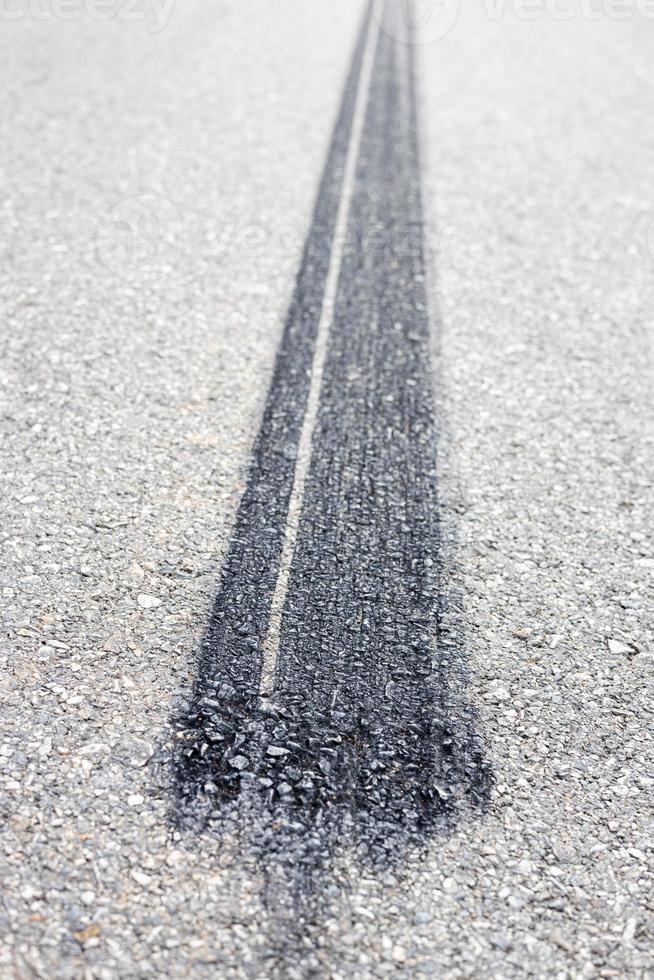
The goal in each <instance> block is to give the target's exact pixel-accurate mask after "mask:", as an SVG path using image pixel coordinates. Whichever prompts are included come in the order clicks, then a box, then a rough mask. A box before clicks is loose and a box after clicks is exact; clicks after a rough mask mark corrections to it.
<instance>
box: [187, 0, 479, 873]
mask: <svg viewBox="0 0 654 980" xmlns="http://www.w3.org/2000/svg"><path fill="white" fill-rule="evenodd" d="M353 153H354V158H353ZM344 201H346V202H347V208H344V205H343V202H344ZM345 212H346V213H345ZM344 219H345V220H344ZM422 221H423V219H422V203H421V191H420V168H419V158H418V144H417V120H416V106H415V95H414V66H413V49H412V47H411V46H410V45H402V44H397V43H395V42H393V41H392V40H391V39H390V37H389V36H387V35H386V34H384V33H379V32H378V30H377V28H376V24H375V22H374V20H373V19H372V18H371V16H370V13H369V12H368V13H367V15H366V18H365V22H364V24H363V26H362V29H361V33H360V36H359V39H358V42H357V45H356V48H355V52H354V56H353V60H352V66H351V69H350V73H349V77H348V81H347V84H346V87H345V93H344V97H343V102H342V106H341V110H340V114H339V118H338V121H337V124H336V128H335V132H334V136H333V140H332V145H331V149H330V151H329V156H328V160H327V164H326V167H325V172H324V176H323V178H322V182H321V185H320V190H319V193H318V198H317V202H316V206H315V213H314V218H313V223H312V226H311V230H310V232H309V236H308V239H307V242H306V246H305V251H304V255H303V258H302V264H301V267H300V270H299V274H298V279H297V285H296V289H295V293H294V296H293V299H292V302H291V305H290V309H289V313H288V318H287V323H286V328H285V332H284V336H283V340H282V344H281V348H280V351H279V354H278V358H277V362H276V366H275V371H274V375H273V381H272V385H271V389H270V392H269V395H268V400H267V403H266V407H265V412H264V417H263V421H262V426H261V431H260V433H259V436H258V439H257V442H256V445H255V448H254V453H253V460H252V465H251V470H250V474H249V479H248V485H247V489H246V491H245V493H244V496H243V499H242V502H241V506H240V509H239V513H238V517H237V522H236V529H235V532H234V537H233V540H232V544H231V548H230V551H229V554H228V556H227V559H226V562H225V567H224V571H223V577H222V582H221V586H220V591H219V594H218V597H217V599H216V603H215V606H214V610H213V613H212V617H211V622H210V625H209V628H208V630H207V635H206V638H205V641H204V644H203V647H202V651H201V657H200V662H199V670H198V676H197V680H196V682H195V686H194V689H193V692H192V695H191V698H190V701H189V704H188V706H187V708H186V710H185V712H184V715H183V716H182V717H181V718H179V719H178V720H177V724H176V728H177V745H178V752H177V757H176V770H175V771H176V800H177V815H178V817H179V818H180V819H181V821H182V822H187V823H189V824H190V825H191V826H193V825H197V824H199V825H204V824H206V823H207V822H210V821H211V822H213V821H217V822H220V820H221V818H222V817H223V815H224V814H225V812H226V811H227V810H229V804H230V803H234V804H235V805H236V806H237V807H238V808H239V812H241V813H243V812H245V811H247V812H248V813H250V814H251V815H252V816H253V818H254V819H255V822H257V824H258V826H260V827H261V826H263V828H264V830H263V831H262V833H261V835H260V837H261V840H262V842H264V843H265V846H266V847H274V846H275V845H277V846H278V847H279V848H280V849H283V848H284V847H286V848H288V846H289V840H291V838H292V839H293V842H294V844H296V843H298V842H301V841H302V840H304V844H303V845H302V846H304V847H305V851H306V848H308V850H309V851H313V853H314V855H315V854H316V853H318V852H322V851H324V849H325V843H324V841H325V835H327V836H328V837H329V838H330V839H335V838H338V837H341V836H342V835H343V834H347V835H349V837H350V839H351V841H352V844H353V845H354V846H355V847H356V846H357V845H361V846H362V847H363V850H364V851H365V852H366V853H368V854H370V853H373V854H375V855H378V854H379V853H382V854H383V853H386V854H388V853H389V852H390V851H391V850H394V849H396V847H397V842H398V840H406V841H407V842H408V841H413V840H415V839H418V838H422V837H424V835H425V834H427V833H429V832H430V831H431V830H433V829H434V828H435V827H436V826H437V825H438V823H439V822H440V821H441V819H442V817H443V815H444V814H446V813H448V812H454V810H455V808H456V806H457V805H459V803H460V802H461V801H462V800H466V799H467V800H470V801H472V802H473V803H478V802H481V801H483V799H484V798H485V796H486V793H487V790H488V784H489V778H488V773H487V770H486V768H485V766H484V763H483V760H482V757H481V753H480V750H479V747H478V743H477V740H476V738H475V736H474V732H473V728H472V722H471V718H470V714H469V712H468V711H467V710H466V708H465V706H464V705H463V704H462V703H461V699H460V697H458V696H455V694H454V693H453V691H452V685H451V683H450V679H451V675H452V672H453V671H455V670H456V669H457V665H456V664H455V663H453V662H452V647H451V646H449V645H446V644H445V643H444V642H443V641H442V637H441V636H440V634H439V616H440V612H439V603H440V600H439V582H438V568H439V526H438V502H437V496H436V469H435V460H436V426H435V420H434V409H433V401H432V394H431V384H432V379H431V366H430V351H429V320H428V313H427V301H426V294H425V282H424V275H425V270H424V255H423V243H422ZM341 223H342V224H343V229H342V230H343V232H344V233H345V234H344V237H343V240H341V238H340V235H341V231H340V229H339V225H340V224H341ZM335 256H337V258H338V268H337V269H336V273H337V277H336V278H334V257H335ZM325 311H327V314H328V315H327V316H326V315H325ZM316 372H317V374H316ZM316 378H318V382H317V381H316ZM307 420H309V422H310V424H309V423H308V422H307ZM307 429H308V430H309V436H310V438H308V439H307ZM307 447H308V448H307ZM289 510H290V511H291V513H290V514H289ZM293 511H296V513H295V514H294V513H293ZM291 521H292V522H293V527H292V528H291V530H290V531H289V525H290V522H291ZM282 577H283V586H281V587H280V581H281V580H282ZM275 603H279V604H280V608H278V610H277V612H276V611H275ZM280 828H286V831H285V832H282V831H281V830H280ZM327 850H328V848H327Z"/></svg>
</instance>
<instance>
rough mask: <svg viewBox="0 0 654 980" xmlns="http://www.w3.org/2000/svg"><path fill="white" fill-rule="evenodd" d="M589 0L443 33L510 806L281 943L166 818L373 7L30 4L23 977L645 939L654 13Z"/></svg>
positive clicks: (16, 811)
mask: <svg viewBox="0 0 654 980" xmlns="http://www.w3.org/2000/svg"><path fill="white" fill-rule="evenodd" d="M536 6H537V5H536ZM618 7H619V9H618ZM527 8H528V9H527ZM563 8H565V4H564V3H563V2H562V3H561V4H559V5H558V6H555V5H553V4H544V5H543V7H542V8H538V9H537V10H536V13H540V16H538V17H534V18H532V16H531V14H533V13H534V5H533V4H528V5H522V4H518V3H517V2H515V3H511V4H508V3H507V4H506V6H505V7H504V8H503V9H502V8H501V7H497V6H494V5H491V4H490V3H489V4H488V5H487V6H485V5H483V4H482V5H479V6H476V7H474V8H473V5H472V3H471V2H470V3H469V2H467V0H466V2H462V3H461V5H459V6H455V7H453V6H452V5H451V4H449V5H448V4H447V3H446V4H445V5H444V6H443V7H441V8H440V10H439V12H438V14H437V15H435V16H437V17H440V18H441V19H440V21H438V20H436V21H430V20H429V19H427V20H426V21H425V24H427V23H431V24H432V25H433V24H436V28H435V29H434V31H433V33H432V34H431V35H430V34H429V32H428V31H427V30H425V31H422V32H418V34H417V35H416V38H415V40H416V42H420V43H416V49H417V52H416V53H417V61H418V94H419V103H420V120H421V154H422V171H423V172H422V179H423V191H424V203H425V209H426V213H427V220H426V227H425V229H424V234H425V240H426V243H427V250H428V258H429V268H428V277H427V280H428V281H427V288H428V291H429V296H430V303H431V320H432V326H433V346H434V385H435V391H436V398H437V402H438V411H439V424H440V442H439V461H438V465H439V473H440V486H439V493H440V500H441V503H440V506H441V511H442V514H441V519H442V526H443V539H444V548H445V553H446V555H447V567H446V574H445V582H444V584H443V587H444V589H445V591H446V592H448V594H450V595H451V597H452V604H453V608H454V609H455V612H453V614H452V615H453V617H454V618H455V624H456V629H457V631H458V633H459V636H460V638H461V642H462V644H463V647H464V649H465V650H466V653H467V668H468V672H469V686H468V689H467V697H468V698H469V699H470V700H471V701H472V702H473V703H474V704H475V705H476V706H477V711H478V730H479V733H480V735H481V737H482V739H483V742H484V746H485V753H486V756H487V759H488V761H489V762H490V764H491V765H492V767H493V771H494V773H495V781H496V784H495V788H494V791H493V794H492V799H491V803H490V807H489V811H488V812H487V813H486V814H484V815H482V816H480V815H477V816H474V817H472V816H471V818H470V820H469V821H468V822H467V823H465V824H464V825H462V826H459V827H458V829H457V830H456V832H455V833H453V834H450V835H445V834H444V835H443V837H442V839H437V840H435V841H433V842H432V844H431V846H430V852H429V854H428V855H427V856H426V857H425V856H420V857H416V859H415V861H411V860H409V861H408V862H407V865H406V867H403V868H401V869H399V870H398V869H394V870H393V871H388V870H386V871H376V870H375V869H374V868H368V869H367V870H363V871H362V870H361V869H356V870H353V869H352V868H350V867H348V865H347V862H346V863H345V864H344V866H343V867H342V868H341V869H339V870H338V873H336V872H335V880H334V883H333V884H332V885H331V886H330V888H331V889H332V891H331V892H330V895H329V901H330V903H331V904H330V910H329V915H328V916H327V918H326V919H325V920H324V921H322V922H321V923H320V924H319V928H315V929H312V928H310V927H308V928H307V933H306V937H305V946H304V947H302V946H300V947H299V948H297V949H294V950H292V951H291V952H289V953H288V956H287V958H286V959H285V960H284V959H283V960H282V961H281V962H280V960H279V950H278V949H277V948H276V946H275V941H274V940H273V939H271V930H270V928H269V927H267V926H266V923H267V921H268V919H269V918H270V910H268V909H266V908H265V906H264V904H263V902H262V900H261V896H262V881H261V876H260V873H259V871H258V870H257V867H256V866H254V865H252V866H250V865H248V864H247V862H245V863H244V862H243V861H242V860H241V859H240V856H239V850H238V846H237V843H236V842H235V841H222V842H221V841H217V840H214V839H211V838H210V837H207V838H202V839H200V840H198V839H196V838H194V837H193V836H192V835H188V836H185V835H183V834H172V833H171V830H170V825H169V822H168V812H169V806H170V802H169V793H168V790H167V784H166V777H165V772H164V770H163V769H162V767H161V766H158V765H157V760H158V759H163V760H165V758H166V752H167V751H168V750H167V739H168V734H167V732H168V724H169V719H170V715H171V708H172V706H173V704H174V703H175V699H176V698H177V697H178V696H179V693H180V691H182V690H183V689H184V688H185V687H187V686H188V684H189V681H190V679H191V677H192V675H193V671H194V664H195V656H196V652H197V647H198V643H199V641H200V639H201V637H202V635H203V631H204V628H205V626H206V622H207V614H208V610H209V608H210V604H211V600H212V598H213V596H214V594H215V591H216V584H217V582H218V578H219V574H220V567H221V559H222V557H223V556H224V554H225V552H226V549H227V546H228V543H229V537H230V530H231V528H232V524H233V521H234V517H235V513H236V508H237V506H238V502H239V499H240V494H241V493H242V490H243V487H244V481H245V476H246V466H247V461H248V453H249V451H250V448H251V446H252V443H253V440H254V438H255V435H256V432H257V429H258V426H259V421H260V416H261V412H262V409H263V404H264V400H265V395H266V391H267V387H268V383H269V380H270V375H271V370H272V365H273V360H274V356H275V352H276V350H277V347H278V344H279V340H280V336H281V330H282V327H283V323H284V319H285V316H286V308H287V304H288V301H289V297H290V294H291V290H292V287H293V283H294V277H295V273H296V271H297V266H298V262H299V258H300V254H301V249H302V245H303V240H304V236H305V233H306V231H307V227H308V223H309V220H310V215H311V210H312V207H313V202H314V196H315V193H316V189H317V183H318V180H319V178H320V174H321V172H322V168H323V165H324V160H325V154H326V151H327V147H328V145H329V140H330V138H331V130H332V126H333V123H334V118H335V114H336V111H337V107H338V104H339V100H340V97H341V92H342V88H343V84H344V79H345V73H346V70H347V66H348V64H349V60H350V56H351V51H352V46H353V43H354V39H355V36H356V32H357V29H358V25H359V23H360V19H361V15H362V11H363V5H361V4H358V3H350V2H345V0H331V2H330V3H327V2H326V0H313V2H312V3H311V5H310V6H309V5H307V4H305V3H301V2H300V0H284V2H283V3H277V4H270V3H264V2H263V0H246V2H242V3H236V2H233V0H220V2H218V0H217V2H216V3H214V4H208V3H202V2H199V0H185V2H184V3H182V2H181V0H176V2H174V3H172V4H171V5H170V6H166V5H156V4H154V3H153V4H152V5H151V6H148V4H147V3H145V4H142V5H141V6H139V7H134V8H133V9H132V8H129V9H128V8H127V5H126V4H124V3H123V4H122V5H121V4H120V3H116V4H115V5H114V6H110V7H101V6H98V5H97V4H91V0H88V2H87V3H86V4H79V5H78V6H75V5H74V4H70V5H65V4H63V3H59V4H54V3H53V4H52V5H51V6H49V5H48V0H42V2H41V4H40V5H37V4H36V3H29V4H28V3H24V4H22V5H21V4H19V3H9V2H5V3H4V4H3V5H2V8H1V10H0V26H1V31H0V65H1V66H2V67H1V68H0V72H1V73H2V85H1V86H0V105H1V108H2V112H1V121H0V125H1V126H2V132H1V133H0V143H1V145H2V160H1V167H2V174H1V187H0V253H1V255H2V267H1V272H0V316H1V320H0V322H1V323H2V328H1V337H0V340H1V344H2V347H1V355H0V381H1V386H2V403H1V408H0V425H1V427H2V440H1V442H0V454H1V455H0V473H1V474H2V475H1V480H2V485H3V489H2V497H1V501H0V534H1V535H2V550H1V556H0V562H1V566H0V567H1V574H2V618H3V623H4V625H3V632H2V640H1V655H2V660H3V664H2V671H3V679H2V682H1V683H2V687H3V691H2V701H3V709H2V712H1V722H0V723H1V725H2V733H1V743H0V753H1V755H2V765H1V766H0V800H1V803H2V807H3V830H2V833H1V834H0V865H1V867H2V871H1V877H2V881H3V890H2V896H1V897H0V975H2V976H6V977H12V978H13V977H21V978H22V977H33V976H34V977H43V978H52V977H57V978H68V977H71V978H73V977H74V978H78V977H84V978H98V980H104V978H114V977H130V978H132V977H138V978H140V977H150V976H153V977H157V976H167V977H193V978H196V977H197V978H201V977H216V976H221V977H222V976H225V977H232V976H233V977H243V976H247V977H268V976H277V975H279V976H284V977H295V976H297V977H304V976H326V977H343V978H345V977H348V978H349V977H370V976H391V975H397V976H406V977H414V976H434V977H448V978H449V977H452V978H455V977H457V978H458V977H474V978H478V977H479V978H481V977H494V978H502V977H531V976H533V977H557V978H558V977H561V978H568V977H570V978H578V977H579V978H594V977H634V978H636V977H638V978H641V977H647V976H650V975H652V971H653V970H654V954H653V949H654V934H653V930H654V917H653V915H652V898H651V896H652V894H654V882H653V877H654V876H653V874H652V872H653V870H654V869H653V855H652V835H651V830H652V827H651V813H652V773H653V765H652V763H653V761H654V760H653V753H652V746H653V741H654V732H653V729H652V678H653V675H654V661H653V659H652V647H651V643H652V608H651V596H652V583H653V577H654V545H653V544H652V540H651V512H652V479H653V469H654V464H653V454H652V448H653V446H652V443H653V429H652V405H651V392H652V386H653V377H652V340H651V336H652V333H651V331H652V319H653V313H654V285H653V284H654V192H653V191H652V173H653V172H654V129H653V128H652V104H653V99H654V69H653V68H652V64H653V63H654V59H653V57H652V55H653V53H654V20H653V19H652V16H651V13H652V12H651V11H648V9H647V6H646V5H645V4H640V5H636V4H634V5H633V6H630V5H629V4H623V5H617V4H609V3H608V0H607V3H606V4H605V6H604V7H603V8H599V7H596V6H591V5H590V4H588V5H587V6H583V5H581V6H575V7H573V6H572V5H571V6H570V12H571V13H572V16H571V17H570V18H565V19H564V18H563V16H562V15H561V10H562V9H563ZM566 9H567V8H566ZM99 11H100V13H102V14H104V13H106V12H107V11H109V12H110V13H111V16H110V17H109V18H108V19H106V20H105V19H100V17H99V15H98V12H99ZM625 12H626V15H625ZM418 13H420V11H418ZM426 13H427V14H428V13H429V11H427V12H426ZM137 14H138V15H140V16H136V15H137ZM528 14H529V16H528ZM425 16H426V15H425ZM439 24H440V27H438V25H439ZM422 42H424V43H422ZM459 600H460V601H459ZM339 876H340V877H339ZM273 924H274V923H273ZM280 941H281V940H280Z"/></svg>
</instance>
